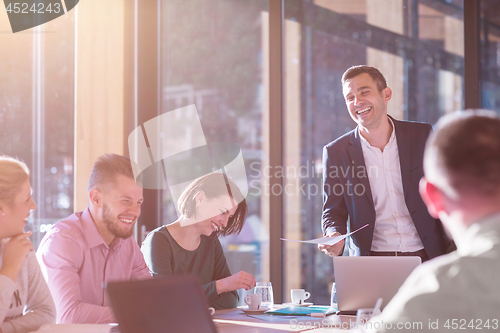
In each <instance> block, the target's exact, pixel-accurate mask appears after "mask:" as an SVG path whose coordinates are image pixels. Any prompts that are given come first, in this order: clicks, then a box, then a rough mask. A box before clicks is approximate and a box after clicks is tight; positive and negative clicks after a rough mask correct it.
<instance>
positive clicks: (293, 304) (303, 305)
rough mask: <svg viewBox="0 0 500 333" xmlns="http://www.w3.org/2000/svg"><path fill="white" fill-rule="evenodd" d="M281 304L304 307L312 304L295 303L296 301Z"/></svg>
mask: <svg viewBox="0 0 500 333" xmlns="http://www.w3.org/2000/svg"><path fill="white" fill-rule="evenodd" d="M283 305H286V306H302V307H306V306H311V305H313V303H310V302H304V303H302V304H296V303H283Z"/></svg>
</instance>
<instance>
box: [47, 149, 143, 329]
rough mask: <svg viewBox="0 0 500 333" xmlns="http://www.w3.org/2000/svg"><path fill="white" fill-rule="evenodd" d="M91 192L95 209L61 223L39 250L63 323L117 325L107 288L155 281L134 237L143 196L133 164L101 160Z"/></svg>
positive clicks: (111, 157)
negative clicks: (135, 281)
mask: <svg viewBox="0 0 500 333" xmlns="http://www.w3.org/2000/svg"><path fill="white" fill-rule="evenodd" d="M88 191H89V207H87V208H86V209H85V211H83V212H77V213H75V214H73V215H71V216H70V217H68V218H66V219H64V220H62V221H60V222H58V223H56V224H55V225H54V227H53V228H52V229H51V230H50V231H49V232H47V234H46V235H45V237H44V238H43V239H42V242H41V243H40V246H39V248H38V251H37V258H38V261H39V263H40V266H41V268H42V272H43V275H44V277H45V280H46V281H47V284H48V285H49V289H50V292H51V293H52V297H53V298H54V301H55V304H56V310H57V323H110V322H115V319H114V316H113V312H112V310H111V308H110V303H109V299H108V298H107V295H106V293H105V290H104V287H103V285H104V283H106V282H108V281H117V280H131V279H145V278H150V277H151V275H150V274H149V270H148V268H147V266H146V263H145V262H144V258H143V256H142V253H141V251H140V248H139V245H138V244H137V242H136V241H135V240H134V238H133V237H131V236H132V228H133V226H134V223H135V222H136V221H137V218H138V217H139V215H140V213H141V204H142V202H143V197H142V188H141V187H139V186H138V185H137V184H136V183H135V180H134V175H133V173H132V167H131V164H130V159H128V158H126V157H123V156H119V155H115V154H108V155H104V156H101V157H99V158H98V159H97V161H96V162H95V164H94V167H93V169H92V172H91V174H90V179H89V185H88Z"/></svg>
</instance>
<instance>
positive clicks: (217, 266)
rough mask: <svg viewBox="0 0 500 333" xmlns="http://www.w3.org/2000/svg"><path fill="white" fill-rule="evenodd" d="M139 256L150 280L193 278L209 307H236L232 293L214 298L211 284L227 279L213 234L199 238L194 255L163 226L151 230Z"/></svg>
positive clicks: (219, 248)
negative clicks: (198, 280) (198, 244)
mask: <svg viewBox="0 0 500 333" xmlns="http://www.w3.org/2000/svg"><path fill="white" fill-rule="evenodd" d="M141 250H142V253H143V254H144V259H145V260H146V264H147V265H148V267H149V271H150V272H151V274H152V275H153V277H154V278H158V277H162V276H169V275H180V274H195V275H197V276H198V277H199V278H200V280H201V283H202V285H203V291H204V293H205V296H206V298H207V301H208V303H209V304H210V306H212V307H214V308H215V309H228V308H235V307H236V306H238V300H239V298H238V294H237V293H236V292H235V291H231V292H226V293H222V294H220V295H219V294H218V293H217V290H216V288H215V281H217V280H220V279H223V278H226V277H228V276H230V275H231V273H230V271H229V268H228V266H227V263H226V257H225V256H224V252H223V251H222V246H221V244H220V242H219V239H218V238H217V236H216V235H215V234H212V235H211V236H209V237H207V236H204V235H202V236H201V243H200V246H198V248H197V249H196V250H194V251H188V250H186V249H184V248H183V247H181V246H180V245H179V244H177V242H176V241H175V239H174V238H173V237H172V236H171V235H170V233H169V232H168V230H167V228H166V227H165V226H162V227H159V228H157V229H155V230H153V231H152V232H151V233H150V234H149V235H148V236H147V237H146V239H145V240H144V242H143V243H142V248H141Z"/></svg>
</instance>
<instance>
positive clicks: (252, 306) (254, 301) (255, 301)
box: [245, 294, 262, 310]
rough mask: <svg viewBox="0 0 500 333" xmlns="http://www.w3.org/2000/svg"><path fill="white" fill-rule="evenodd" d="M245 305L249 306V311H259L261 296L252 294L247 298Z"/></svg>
mask: <svg viewBox="0 0 500 333" xmlns="http://www.w3.org/2000/svg"><path fill="white" fill-rule="evenodd" d="M245 303H247V304H248V309H249V310H259V308H260V303H262V295H261V294H250V295H247V297H245Z"/></svg>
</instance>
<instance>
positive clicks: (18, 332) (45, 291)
mask: <svg viewBox="0 0 500 333" xmlns="http://www.w3.org/2000/svg"><path fill="white" fill-rule="evenodd" d="M6 242H7V239H3V240H1V242H0V267H1V265H2V261H3V251H4V248H5V243H6ZM55 321H56V308H55V306H54V301H53V300H52V296H51V295H50V292H49V288H48V287H47V284H46V283H45V280H44V279H43V275H42V272H41V271H40V266H38V262H37V260H36V257H35V253H34V252H29V253H28V255H27V257H26V260H25V261H24V264H23V267H22V268H21V271H20V272H19V275H18V276H17V279H16V282H13V281H12V280H11V279H10V278H9V277H7V276H5V275H0V323H1V324H0V329H2V332H3V333H14V332H15V333H25V332H31V331H36V330H38V328H39V327H40V326H41V325H43V324H48V323H54V322H55Z"/></svg>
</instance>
